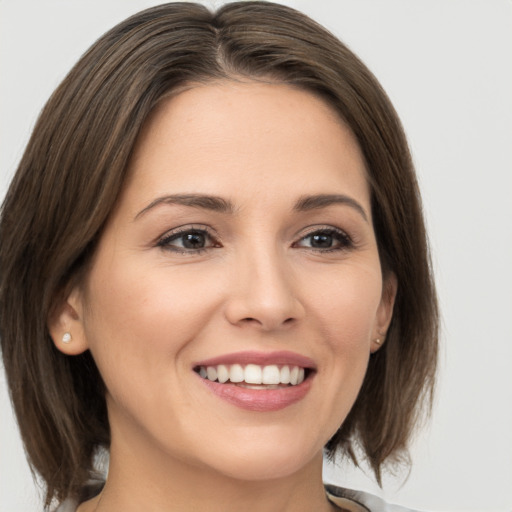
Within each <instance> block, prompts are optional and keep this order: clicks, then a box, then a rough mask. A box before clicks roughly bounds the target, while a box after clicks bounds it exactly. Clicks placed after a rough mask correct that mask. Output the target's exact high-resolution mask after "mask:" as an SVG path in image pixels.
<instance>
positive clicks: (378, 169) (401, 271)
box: [0, 2, 438, 505]
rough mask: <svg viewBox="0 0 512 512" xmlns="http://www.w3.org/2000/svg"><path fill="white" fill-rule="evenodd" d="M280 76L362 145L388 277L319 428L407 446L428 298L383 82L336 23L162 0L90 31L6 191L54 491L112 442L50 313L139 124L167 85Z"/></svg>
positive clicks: (28, 433)
mask: <svg viewBox="0 0 512 512" xmlns="http://www.w3.org/2000/svg"><path fill="white" fill-rule="evenodd" d="M240 77H241V78H243V79H247V78H248V79H252V80H259V79H261V80H267V81H269V80H270V81H272V82H278V83H285V84H290V85H293V86H296V87H300V88H302V89H304V90H307V91H311V92H312V93H314V94H316V95H320V96H321V97H322V98H324V100H325V101H326V102H327V103H328V104H329V105H330V106H331V107H332V108H333V109H334V110H335V111H337V112H338V114H339V116H340V118H341V119H342V120H343V121H344V122H345V123H346V124H347V126H349V127H350V129H351V130H352V132H353V133H354V135H355V137H356V138H357V141H358V143H359V146H360V148H361V150H362V152H363V155H364V158H365V161H366V166H367V173H368V176H367V179H368V182H369V186H370V190H371V205H372V217H373V222H374V226H375V232H376V238H377V243H378V248H379V255H380V259H381V263H382V268H383V273H384V277H385V274H386V273H387V272H393V273H394V274H395V276H396V278H397V282H398V292H397V296H396V301H395V308H394V316H393V320H392V323H391V325H390V328H389V331H388V334H387V337H386V343H385V345H384V346H383V348H382V349H381V350H379V351H378V352H377V353H375V354H373V355H372V356H371V358H370V362H369V367H368V371H367V375H366V377H365V380H364V383H363V386H362V389H361V391H360V394H359V396H358V398H357V401H356V403H355V405H354V406H353V408H352V410H351V412H350V413H349V415H348V417H347V418H346V420H345V421H344V422H343V424H342V425H341V426H340V428H339V430H338V432H337V433H336V434H335V435H334V437H333V438H332V439H331V440H330V441H329V442H328V443H327V446H326V450H327V452H328V454H330V455H331V456H332V455H333V454H334V453H335V452H337V451H339V452H341V453H344V454H347V455H348V456H350V457H351V458H352V459H353V460H354V462H355V463H356V464H357V463H358V458H357V457H356V453H357V452H358V451H359V450H362V452H363V454H364V455H365V457H366V458H367V460H368V462H369V464H370V465H371V467H372V468H373V470H374V472H375V474H376V476H377V479H378V480H379V481H380V476H381V467H382V465H383V463H384V462H386V461H396V460H397V459H398V458H400V457H401V456H403V455H404V454H406V449H407V442H408V439H409V438H410V435H411V432H412V429H413V427H414V426H415V424H416V423H417V421H418V418H420V417H421V416H422V414H421V413H422V412H423V411H425V410H427V411H428V410H429V407H430V405H431V399H432V390H433V386H434V375H435V367H436V360H437V331H438V317H437V303H436V295H435V290H434V285H433V280H432V272H431V267H430V261H429V254H428V245H427V238H426V233H425V227H424V221H423V217H422V210H421V203H420V196H419V192H418V187H417V182H416V177H415V173H414V169H413V165H412V161H411V157H410V153H409V149H408V146H407V141H406V138H405V135H404V132H403V129H402V126H401V124H400V121H399V119H398V117H397V114H396V112H395V110H394V109H393V107H392V105H391V103H390V101H389V100H388V98H387V96H386V94H385V93H384V91H383V90H382V88H381V86H380V85H379V83H378V82H377V80H376V79H375V77H374V76H373V75H372V73H371V72H370V71H369V70H368V69H367V68H366V67H365V65H364V64H363V63H362V62H361V61H360V60H359V59H358V58H357V57H356V56H355V55H354V54H353V53H352V52H351V51H350V50H349V49H348V48H347V47H346V46H345V45H344V44H343V43H341V42H340V41H339V40H338V39H337V38H336V37H334V36H333V35H332V34H330V33H329V32H327V31H326V30H325V29H324V28H322V27H321V26H319V25H318V24H317V23H315V22H314V21H312V20H311V19H309V18H308V17H307V16H305V15H303V14H301V13H299V12H297V11H295V10H293V9H290V8H288V7H284V6H281V5H277V4H272V3H266V2H237V3H232V4H227V5H225V6H223V7H222V8H220V9H219V10H218V11H216V12H214V13H212V12H210V11H209V10H208V9H206V8H205V7H204V6H201V5H198V4H191V3H170V4H165V5H162V6H159V7H155V8H151V9H148V10H145V11H143V12H140V13H138V14H136V15H134V16H132V17H130V18H128V19H127V20H125V21H123V22H122V23H120V24H119V25H117V26H116V27H114V28H113V29H112V30H110V31H109V32H107V33H106V34H105V35H104V36H102V37H101V38H100V39H99V40H98V41H97V42H96V43H95V44H94V45H93V46H92V47H91V48H90V49H89V50H88V51H87V52H86V53H85V54H84V55H83V56H82V58H81V59H80V60H79V62H78V63H77V64H76V65H75V66H74V68H73V69H72V70H71V71H70V73H69V74H68V75H67V77H66V78H65V79H64V81H63V82H62V84H61V85H60V86H59V87H58V88H57V90H56V91H55V92H54V94H53V95H52V96H51V98H50V99H49V101H48V103H47V104H46V106H45V107H44V109H43V111H42V113H41V115H40V117H39V119H38V121H37V124H36V126H35V128H34V131H33V134H32V137H31V139H30V141H29V143H28V146H27V148H26V151H25V153H24V155H23V158H22V160H21V162H20V164H19V168H18V170H17V173H16V175H15V178H14V180H13V182H12V184H11V186H10V188H9V191H8V193H7V196H6V198H5V201H4V203H3V207H2V212H1V220H0V336H1V343H2V353H3V359H4V364H5V369H6V373H7V378H8V383H9V387H10V392H11V396H12V401H13V404H14V408H15V411H16V414H17V418H18V423H19V426H20V430H21V435H22V437H23V440H24V443H25V448H26V452H27V454H28V458H29V461H30V463H31V466H32V467H33V468H34V469H35V470H36V471H37V473H39V474H40V475H41V476H42V478H43V479H44V481H45V482H46V485H47V494H46V504H47V505H48V504H49V503H50V502H51V500H52V499H53V498H57V499H59V500H60V499H63V498H65V497H67V496H78V495H79V494H80V489H82V488H83V486H84V484H85V482H86V481H87V480H88V478H89V477H90V475H91V471H92V459H93V454H94V453H95V450H96V449H97V448H98V447H101V446H103V447H107V448H108V446H109V443H110V431H109V424H108V420H107V413H106V405H105V398H104V395H105V389H104V384H103V382H102V379H101V377H100V375H99V373H98V370H97V368H96V365H95V363H94V361H93V359H92V357H91V355H90V353H89V352H86V353H84V354H81V355H79V356H75V357H68V356H65V355H63V354H62V353H60V352H59V351H58V350H57V349H56V348H55V346H54V344H53V343H52V340H51V339H50V335H49V332H48V328H47V322H48V318H49V316H50V315H51V314H52V308H54V307H55V305H56V303H58V302H59V301H60V300H62V297H64V296H65V295H66V292H67V291H69V290H70V288H71V287H72V286H73V285H74V284H76V283H77V282H79V281H80V279H81V278H82V277H83V275H84V272H86V271H87V265H88V263H89V262H90V259H91V255H92V254H93V253H94V250H95V246H96V244H97V242H98V239H99V237H100V236H101V233H102V228H103V226H104V225H105V223H106V221H107V218H108V217H109V215H110V213H111V212H112V210H113V207H114V205H115V204H116V200H117V198H118V196H119V193H120V190H121V188H122V186H123V183H124V181H125V179H126V174H127V168H128V162H129V159H130V155H131V152H132V150H133V147H134V144H135V141H136V139H137V136H138V134H139V132H140V130H141V127H142V125H143V124H144V122H145V120H146V119H147V118H148V115H149V114H150V112H151V111H152V110H153V109H154V107H155V105H157V103H158V102H159V101H161V99H162V98H163V97H166V96H169V95H170V94H172V93H173V92H174V93H176V92H177V91H179V90H180V88H182V87H184V86H186V85H187V84H190V83H197V82H203V83H207V82H209V81H212V80H226V79H227V80H229V79H237V78H240Z"/></svg>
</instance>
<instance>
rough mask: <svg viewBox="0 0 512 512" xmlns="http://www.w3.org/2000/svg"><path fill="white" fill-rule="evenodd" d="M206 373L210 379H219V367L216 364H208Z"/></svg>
mask: <svg viewBox="0 0 512 512" xmlns="http://www.w3.org/2000/svg"><path fill="white" fill-rule="evenodd" d="M206 375H207V377H208V380H217V368H215V366H208V368H206Z"/></svg>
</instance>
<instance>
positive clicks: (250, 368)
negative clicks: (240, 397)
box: [244, 364, 261, 384]
mask: <svg viewBox="0 0 512 512" xmlns="http://www.w3.org/2000/svg"><path fill="white" fill-rule="evenodd" d="M244 380H245V382H247V384H261V367H260V366H257V365H255V364H248V365H247V366H246V367H245V370H244Z"/></svg>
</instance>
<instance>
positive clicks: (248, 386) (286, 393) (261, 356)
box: [193, 352, 316, 412]
mask: <svg viewBox="0 0 512 512" xmlns="http://www.w3.org/2000/svg"><path fill="white" fill-rule="evenodd" d="M193 370H194V372H195V373H196V374H197V376H198V377H199V378H200V379H201V382H202V383H203V384H205V385H206V386H207V388H208V389H209V390H210V391H212V392H213V393H214V394H215V395H216V396H217V397H219V398H221V399H223V400H224V401H226V402H228V403H229V404H231V405H235V406H236V407H239V408H241V409H245V410H249V411H258V412H265V411H268V412H270V411H278V410H281V409H284V408H286V407H288V406H290V405H292V404H295V403H297V402H299V401H300V400H302V399H303V398H304V397H305V396H306V395H307V393H308V391H309V390H310V389H311V385H312V382H313V377H314V376H315V374H316V366H315V363H314V362H313V361H312V360H311V359H309V358H307V357H304V356H301V355H299V354H295V353H292V352H274V353H258V352H240V353H234V354H228V355H225V356H220V357H216V358H213V359H209V360H207V361H201V362H199V363H197V364H196V365H195V366H194V367H193Z"/></svg>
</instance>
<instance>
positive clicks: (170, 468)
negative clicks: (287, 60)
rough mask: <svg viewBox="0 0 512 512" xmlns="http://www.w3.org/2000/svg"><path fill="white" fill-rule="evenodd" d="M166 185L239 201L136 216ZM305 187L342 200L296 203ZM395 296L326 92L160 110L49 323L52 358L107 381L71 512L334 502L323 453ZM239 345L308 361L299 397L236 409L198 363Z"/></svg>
mask: <svg viewBox="0 0 512 512" xmlns="http://www.w3.org/2000/svg"><path fill="white" fill-rule="evenodd" d="M170 194H206V195H211V196H217V197H221V198H223V199H224V200H226V201H230V202H231V203H232V205H233V211H232V212H219V211H211V210H209V209H207V208H202V207H192V206H186V205H178V204H170V203H166V202H161V203H159V204H157V205H153V206H152V207H149V208H148V206H149V205H151V204H152V203H153V202H154V201H155V199H158V198H161V197H163V196H166V195H170ZM312 194H313V195H314V194H330V195H332V194H343V195H344V196H346V197H349V198H350V199H351V200H352V201H353V204H349V203H346V202H345V203H336V204H329V205H326V206H324V207H318V208H315V209H312V210H310V211H297V210H295V209H294V205H296V203H297V201H298V200H299V199H300V198H302V197H304V196H305V195H312ZM356 203H357V205H359V207H358V206H356V205H355V204H356ZM141 212H142V213H141ZM178 227H180V228H183V227H185V229H187V228H194V229H196V230H197V229H207V230H208V232H209V234H210V235H211V238H209V237H206V238H205V240H206V244H205V245H206V247H205V248H204V250H201V251H198V250H196V249H191V250H186V251H185V252H183V247H182V245H183V238H179V237H175V239H174V240H171V241H170V242H169V240H168V238H169V233H175V232H176V228H178ZM333 229H334V230H341V231H342V233H343V236H341V235H340V236H338V235H336V236H337V238H336V236H334V237H333V238H332V242H330V240H331V239H329V238H328V237H327V244H326V245H322V246H321V247H320V248H319V247H316V246H314V245H315V244H314V243H313V242H314V240H313V239H312V237H311V232H318V231H319V230H323V231H322V233H323V234H325V233H326V230H331V231H332V230H333ZM329 233H330V232H329ZM166 237H167V242H166V245H164V244H163V242H162V240H163V239H165V238H166ZM324 242H325V240H324ZM180 245H181V247H180ZM395 289H396V283H395V281H394V278H393V277H392V276H391V277H390V278H388V279H387V280H385V281H383V277H382V272H381V267H380V263H379V257H378V250H377V245H376V240H375V234H374V229H373V225H372V220H371V208H370V191H369V187H368V183H367V180H366V174H365V164H364V160H363V158H362V155H361V152H360V149H359V147H358V145H357V142H356V141H355V138H354V136H353V135H352V133H351V132H350V130H349V129H348V128H347V127H346V126H345V125H344V124H343V122H341V121H340V119H339V118H338V117H337V115H336V113H335V112H333V111H332V109H331V108H330V107H329V106H328V105H326V104H325V103H324V102H323V101H322V100H321V99H319V98H317V97H315V96H314V95H312V94H311V93H309V92H305V91H302V90H298V89H295V88H291V87H289V86H286V85H282V84H263V83H255V82H247V83H243V82H221V83H214V84H210V85H198V86H193V87H191V88H190V89H189V90H186V91H185V92H181V93H180V94H178V95H177V96H175V97H173V98H171V99H167V100H165V101H164V102H162V103H161V104H160V105H159V107H158V108H157V109H156V110H155V111H154V113H153V115H152V116H151V118H150V119H149V120H148V122H147V123H146V125H145V127H144V129H143V132H142V134H141V136H140V138H139V140H138V142H137V145H136V148H135V152H134V155H133V158H132V161H131V164H130V178H129V180H128V182H127V183H126V184H125V187H124V190H123V191H122V194H121V197H120V199H119V202H118V204H117V207H116V208H115V210H114V212H113V213H112V215H111V218H110V220H109V222H108V224H107V226H106V229H105V231H104V233H103V235H102V238H101V240H100V243H99V246H98V249H97V252H96V254H95V256H94V258H93V263H92V267H91V270H90V272H89V274H88V276H87V278H86V280H85V282H84V283H82V284H81V285H80V286H79V287H77V288H75V289H74V290H73V291H72V293H71V294H70V296H69V297H68V299H67V302H66V303H65V304H64V305H63V306H62V308H61V312H60V314H59V315H58V318H56V319H55V320H54V321H53V322H52V325H51V326H50V330H51V333H52V336H53V339H54V340H57V342H56V344H57V346H58V347H59V349H60V350H62V351H63V352H65V353H67V354H70V355H72V354H77V353H80V352H83V351H84V350H90V351H91V353H92V355H93V357H94V359H95V361H96V363H97V365H98V368H99V370H100V373H101V375H102V376H103V379H104V381H105V384H106V387H107V390H108V392H107V397H106V398H107V406H108V412H109V420H110V425H111V431H112V446H111V463H110V471H109V477H108V481H107V484H106V486H105V489H104V491H103V493H102V494H101V495H100V496H99V497H97V498H95V499H94V500H91V501H89V502H86V503H84V504H82V505H81V506H80V507H79V512H87V511H92V510H97V511H100V512H101V511H104V510H108V511H110V512H116V511H124V512H130V511H140V510H151V511H155V512H157V511H158V512H159V511H171V510H179V511H187V510H207V511H210V512H215V511H219V512H220V511H222V512H227V511H239V510H242V509H243V510H245V511H248V512H256V511H266V512H273V511H275V512H277V511H279V512H288V511H292V510H293V511H294V512H297V511H304V512H305V511H311V510H316V511H322V510H332V509H334V507H333V506H332V505H331V504H330V503H328V502H327V500H326V498H325V493H324V490H323V486H322V480H321V470H322V449H323V446H324V444H325V443H326V442H327V440H328V439H329V438H330V437H331V436H332V435H333V434H334V432H335V431H336V430H337V429H338V427H339V426H340V424H341V423H342V422H343V420H344V418H345V417H346V415H347V414H348V412H349V410H350V408H351V406H352V405H353V403H354V401H355V399H356V396H357V393H358V391H359V389H360V387H361V384H362V381H363V378H364V375H365V371H366V368H367V363H368V359H369V357H370V354H371V352H373V351H375V350H377V349H378V348H379V347H378V345H377V344H376V343H375V342H374V340H375V339H376V338H382V336H381V335H380V333H382V332H385V330H386V328H387V326H388V325H389V322H390V320H391V315H392V309H393V301H394V295H395ZM65 331H69V332H71V333H72V336H73V340H72V342H71V343H69V344H62V343H61V342H60V340H61V338H62V335H63V333H64V332H65ZM245 350H256V351H260V352H272V351H276V350H288V351H292V352H296V353H298V354H301V355H304V356H307V357H309V358H311V359H312V360H313V361H314V362H315V364H316V369H317V371H316V374H315V376H314V380H313V382H312V386H311V389H310V391H309V393H308V394H307V395H306V396H305V397H304V398H303V399H302V400H301V401H299V402H297V403H295V404H293V405H290V406H288V407H286V408H284V409H281V410H279V411H273V412H255V411H248V410H244V409H240V408H238V407H236V406H234V405H232V404H230V403H228V402H225V401H224V400H221V399H220V398H219V397H217V396H216V395H214V394H213V393H212V392H211V391H210V390H209V389H208V388H207V387H206V386H205V385H204V384H203V382H201V380H200V379H199V378H198V376H197V374H195V373H194V372H193V371H192V368H193V365H194V363H196V362H197V361H201V360H205V359H208V358H212V357H216V356H219V355H222V354H230V353H233V352H238V351H245ZM150 506H151V508H149V507H150Z"/></svg>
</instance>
